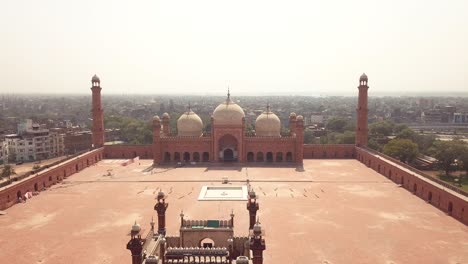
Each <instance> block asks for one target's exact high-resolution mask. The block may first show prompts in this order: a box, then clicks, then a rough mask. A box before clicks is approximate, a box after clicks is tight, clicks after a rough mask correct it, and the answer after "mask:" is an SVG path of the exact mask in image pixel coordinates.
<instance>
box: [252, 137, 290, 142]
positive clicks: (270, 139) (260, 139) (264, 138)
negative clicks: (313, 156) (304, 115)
mask: <svg viewBox="0 0 468 264" xmlns="http://www.w3.org/2000/svg"><path fill="white" fill-rule="evenodd" d="M244 139H245V141H247V142H253V141H266V142H269V141H296V137H292V136H287V137H260V136H252V137H245V138H244Z"/></svg>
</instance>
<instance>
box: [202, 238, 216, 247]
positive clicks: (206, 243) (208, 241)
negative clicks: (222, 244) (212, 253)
mask: <svg viewBox="0 0 468 264" xmlns="http://www.w3.org/2000/svg"><path fill="white" fill-rule="evenodd" d="M214 246H215V243H214V241H213V239H211V238H204V239H202V240H200V247H202V248H213V247H214Z"/></svg>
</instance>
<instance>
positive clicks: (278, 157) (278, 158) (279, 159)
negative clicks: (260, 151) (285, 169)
mask: <svg viewBox="0 0 468 264" xmlns="http://www.w3.org/2000/svg"><path fill="white" fill-rule="evenodd" d="M282 161H283V153H282V152H276V162H282Z"/></svg>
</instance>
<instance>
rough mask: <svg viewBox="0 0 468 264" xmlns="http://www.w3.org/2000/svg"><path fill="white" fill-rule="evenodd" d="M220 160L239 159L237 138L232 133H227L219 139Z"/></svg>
mask: <svg viewBox="0 0 468 264" xmlns="http://www.w3.org/2000/svg"><path fill="white" fill-rule="evenodd" d="M218 143H219V150H218V153H219V154H218V155H219V160H220V161H228V162H232V161H237V157H238V154H237V139H236V138H235V137H234V136H233V135H230V134H226V135H224V136H222V137H221V138H220V139H219V142H218Z"/></svg>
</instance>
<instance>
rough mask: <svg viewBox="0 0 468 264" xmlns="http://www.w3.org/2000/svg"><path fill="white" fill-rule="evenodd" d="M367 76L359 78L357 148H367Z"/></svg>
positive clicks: (363, 75)
mask: <svg viewBox="0 0 468 264" xmlns="http://www.w3.org/2000/svg"><path fill="white" fill-rule="evenodd" d="M367 81H368V79H367V75H366V74H365V73H363V74H362V75H361V77H360V78H359V86H358V89H359V98H358V105H357V108H356V113H357V124H356V146H361V147H366V146H367V138H368V133H369V129H368V127H367V122H368V121H367V114H368V112H369V110H368V108H367V90H368V89H369V86H367Z"/></svg>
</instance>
